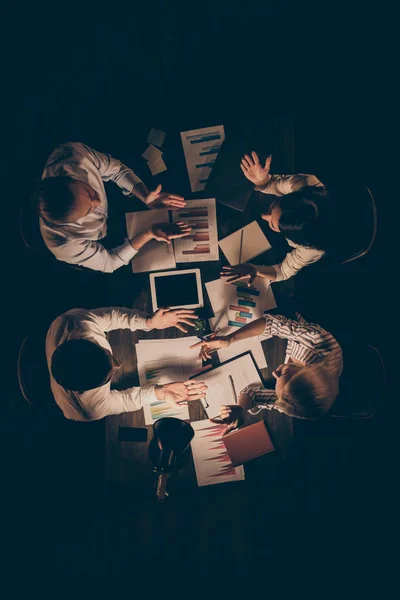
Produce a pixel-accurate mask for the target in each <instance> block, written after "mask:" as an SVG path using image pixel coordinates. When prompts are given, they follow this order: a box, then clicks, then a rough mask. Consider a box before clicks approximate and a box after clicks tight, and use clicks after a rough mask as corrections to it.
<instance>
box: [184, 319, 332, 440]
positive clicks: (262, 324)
mask: <svg viewBox="0 0 400 600" xmlns="http://www.w3.org/2000/svg"><path fill="white" fill-rule="evenodd" d="M296 318H297V320H293V319H289V318H287V317H284V316H283V315H272V314H266V315H264V317H262V318H260V319H257V320H256V321H253V322H252V323H248V324H247V325H244V326H243V327H241V328H240V329H238V330H237V331H235V332H234V333H231V334H229V335H227V336H219V337H214V338H213V339H212V340H209V341H207V342H199V343H198V344H194V346H192V347H195V346H198V347H201V349H200V356H201V357H202V358H203V359H208V358H210V356H211V353H212V352H213V351H215V350H217V349H218V348H226V347H227V346H230V345H231V344H233V343H235V342H237V341H239V340H244V339H247V338H251V337H253V336H259V339H263V338H264V339H268V338H271V337H273V336H277V337H280V338H283V339H287V340H288V344H287V348H286V357H285V362H284V363H283V364H281V365H279V366H278V367H277V368H276V369H275V370H274V371H273V376H274V377H275V379H276V384H275V390H269V389H264V388H255V387H253V386H248V387H246V388H245V389H244V390H242V392H241V393H240V397H239V402H238V404H237V405H229V406H222V407H221V411H220V418H221V419H222V420H224V421H225V422H226V423H227V425H228V427H227V431H230V430H231V429H234V428H235V427H238V426H239V425H240V424H241V423H242V422H243V418H244V413H245V411H247V410H250V409H252V408H254V407H255V406H258V405H259V406H261V407H262V408H265V409H272V410H278V411H279V412H282V413H285V414H286V415H288V416H290V417H297V418H300V419H316V418H318V417H319V416H321V415H323V414H325V413H326V412H328V410H329V409H330V408H331V406H332V405H333V403H334V401H335V398H336V397H337V395H338V391H339V377H340V375H341V373H342V370H343V355H342V350H341V348H340V346H339V343H338V342H337V341H336V339H335V338H334V337H333V335H332V334H331V333H329V332H328V331H326V330H325V329H323V328H322V327H320V326H319V325H315V324H314V323H307V322H306V321H305V320H304V318H303V317H302V316H301V315H299V314H297V315H296Z"/></svg>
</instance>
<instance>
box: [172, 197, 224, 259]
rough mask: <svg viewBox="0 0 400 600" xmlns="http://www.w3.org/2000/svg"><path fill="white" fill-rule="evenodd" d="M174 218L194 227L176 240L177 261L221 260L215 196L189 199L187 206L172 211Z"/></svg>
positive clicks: (175, 220) (174, 220)
mask: <svg viewBox="0 0 400 600" xmlns="http://www.w3.org/2000/svg"><path fill="white" fill-rule="evenodd" d="M172 219H173V222H174V223H176V222H177V221H185V223H188V224H189V225H190V227H191V228H192V231H191V232H190V235H188V236H185V237H183V238H179V239H176V240H174V250H175V260H176V262H177V263H182V262H185V263H187V262H206V261H210V260H219V247H218V232H217V212H216V208H215V198H207V199H205V200H188V201H187V203H186V206H185V208H182V209H181V210H175V211H173V212H172Z"/></svg>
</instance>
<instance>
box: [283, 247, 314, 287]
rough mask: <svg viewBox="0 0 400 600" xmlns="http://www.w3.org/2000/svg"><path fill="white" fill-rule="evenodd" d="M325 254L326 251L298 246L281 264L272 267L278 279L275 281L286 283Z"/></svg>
mask: <svg viewBox="0 0 400 600" xmlns="http://www.w3.org/2000/svg"><path fill="white" fill-rule="evenodd" d="M324 254H325V251H324V250H318V249H316V248H307V247H306V246H298V247H297V248H295V249H294V250H292V252H288V254H286V256H285V258H284V259H283V261H282V262H281V263H279V264H276V265H272V267H273V268H274V269H275V271H276V278H275V280H274V281H275V282H276V281H286V279H290V277H293V275H296V273H298V272H299V271H300V269H302V268H303V267H307V266H308V265H312V264H313V263H315V262H317V261H318V260H320V258H322V257H323V256H324Z"/></svg>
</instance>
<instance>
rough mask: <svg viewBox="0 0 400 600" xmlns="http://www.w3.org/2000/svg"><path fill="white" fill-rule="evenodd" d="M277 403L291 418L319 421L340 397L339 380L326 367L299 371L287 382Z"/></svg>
mask: <svg viewBox="0 0 400 600" xmlns="http://www.w3.org/2000/svg"><path fill="white" fill-rule="evenodd" d="M277 395H278V400H277V401H276V402H275V405H276V407H277V408H278V407H279V409H280V410H282V412H284V413H286V414H287V415H289V416H291V417H299V418H302V419H317V418H318V417H320V416H322V415H324V414H325V413H327V412H328V410H329V409H330V408H331V406H332V404H333V403H334V401H335V398H336V396H337V395H338V384H337V378H336V377H335V376H334V375H333V373H330V372H329V369H327V367H326V366H324V367H323V366H321V365H312V366H310V367H303V368H302V369H299V371H297V372H296V373H295V374H294V375H293V376H292V377H291V378H290V380H289V381H288V382H287V384H286V385H285V387H284V388H283V390H282V392H281V393H280V394H277Z"/></svg>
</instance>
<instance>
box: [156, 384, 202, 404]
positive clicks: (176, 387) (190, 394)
mask: <svg viewBox="0 0 400 600" xmlns="http://www.w3.org/2000/svg"><path fill="white" fill-rule="evenodd" d="M206 390H207V386H206V384H205V383H204V382H203V381H197V380H195V381H194V380H191V379H189V380H188V381H176V382H174V383H166V384H165V385H156V386H155V389H154V393H155V395H156V397H157V399H158V400H164V401H165V402H169V403H170V404H171V405H172V406H178V405H179V404H180V403H182V402H188V401H191V400H201V399H202V398H204V397H205V395H206Z"/></svg>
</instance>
